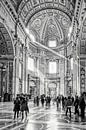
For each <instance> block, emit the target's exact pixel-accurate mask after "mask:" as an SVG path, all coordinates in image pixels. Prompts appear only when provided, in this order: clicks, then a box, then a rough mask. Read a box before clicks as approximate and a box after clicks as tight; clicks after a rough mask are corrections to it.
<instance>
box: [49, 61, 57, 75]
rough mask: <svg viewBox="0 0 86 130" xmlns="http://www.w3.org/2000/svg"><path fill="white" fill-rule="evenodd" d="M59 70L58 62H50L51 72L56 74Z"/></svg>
mask: <svg viewBox="0 0 86 130" xmlns="http://www.w3.org/2000/svg"><path fill="white" fill-rule="evenodd" d="M56 72H57V64H56V62H49V73H51V74H54V73H56Z"/></svg>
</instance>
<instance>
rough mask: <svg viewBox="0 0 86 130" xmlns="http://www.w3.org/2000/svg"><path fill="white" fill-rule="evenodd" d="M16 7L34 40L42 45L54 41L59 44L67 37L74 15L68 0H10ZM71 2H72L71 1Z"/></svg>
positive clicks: (72, 7) (71, 4) (72, 5)
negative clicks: (50, 40)
mask: <svg viewBox="0 0 86 130" xmlns="http://www.w3.org/2000/svg"><path fill="white" fill-rule="evenodd" d="M11 1H12V3H13V1H14V3H15V4H16V5H17V9H18V10H17V11H18V12H17V13H18V15H20V17H21V19H22V21H23V23H24V24H25V26H26V27H29V29H30V30H31V32H32V33H33V34H34V35H35V37H36V40H37V41H39V42H42V43H44V44H46V43H47V41H48V40H49V39H50V38H51V39H56V41H57V43H58V44H59V43H60V41H61V40H64V38H65V37H67V35H68V29H69V27H70V25H71V19H72V16H73V13H74V2H73V3H71V2H70V1H69V0H11ZM72 1H73V0H72Z"/></svg>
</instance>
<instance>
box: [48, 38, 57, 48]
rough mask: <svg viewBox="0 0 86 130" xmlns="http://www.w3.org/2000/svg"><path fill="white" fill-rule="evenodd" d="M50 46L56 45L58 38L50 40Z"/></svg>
mask: <svg viewBox="0 0 86 130" xmlns="http://www.w3.org/2000/svg"><path fill="white" fill-rule="evenodd" d="M48 46H49V47H56V40H50V41H49V42H48Z"/></svg>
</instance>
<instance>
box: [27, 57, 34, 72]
mask: <svg viewBox="0 0 86 130" xmlns="http://www.w3.org/2000/svg"><path fill="white" fill-rule="evenodd" d="M28 70H31V71H34V59H33V58H30V57H29V58H28Z"/></svg>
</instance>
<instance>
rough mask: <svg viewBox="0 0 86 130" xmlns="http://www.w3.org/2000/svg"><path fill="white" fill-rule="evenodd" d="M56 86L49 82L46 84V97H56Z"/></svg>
mask: <svg viewBox="0 0 86 130" xmlns="http://www.w3.org/2000/svg"><path fill="white" fill-rule="evenodd" d="M56 90H57V84H56V83H54V82H51V83H49V84H48V95H50V96H51V98H55V97H56V96H57V91H56Z"/></svg>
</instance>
